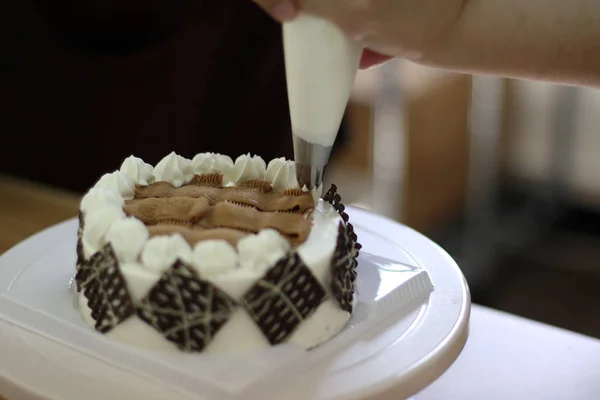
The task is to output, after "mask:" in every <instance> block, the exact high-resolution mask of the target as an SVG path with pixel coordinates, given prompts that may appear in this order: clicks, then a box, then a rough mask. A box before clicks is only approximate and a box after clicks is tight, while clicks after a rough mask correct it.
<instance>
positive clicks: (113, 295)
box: [75, 243, 135, 333]
mask: <svg viewBox="0 0 600 400" xmlns="http://www.w3.org/2000/svg"><path fill="white" fill-rule="evenodd" d="M75 280H76V282H77V285H78V287H79V288H80V289H83V294H84V295H85V297H86V298H87V300H88V307H89V308H90V309H91V310H92V318H93V319H94V320H95V321H96V325H95V327H96V330H98V331H100V332H102V333H106V332H109V331H110V330H111V329H113V328H114V327H115V326H117V325H119V324H120V323H121V322H123V321H125V320H126V319H127V318H129V317H131V316H132V315H134V314H135V307H134V305H133V301H132V300H131V297H130V296H129V292H128V291H127V282H126V281H125V278H124V277H123V275H122V274H121V270H120V268H119V261H118V259H117V256H116V255H115V252H114V249H113V247H112V245H111V244H110V243H109V244H107V245H106V246H104V247H103V248H102V249H101V250H100V251H97V252H96V253H94V255H92V257H91V258H90V260H89V261H87V262H85V263H83V264H81V265H79V269H78V271H77V274H76V275H75Z"/></svg>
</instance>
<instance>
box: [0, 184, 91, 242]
mask: <svg viewBox="0 0 600 400" xmlns="http://www.w3.org/2000/svg"><path fill="white" fill-rule="evenodd" d="M79 201H80V197H79V195H76V194H73V193H69V192H65V191H61V190H58V189H54V188H49V187H45V186H42V185H39V184H34V183H30V182H25V181H23V180H19V179H15V178H12V177H10V176H6V175H0V254H2V253H4V252H5V251H6V250H8V249H10V248H11V247H12V246H14V245H16V244H17V243H19V242H20V241H22V240H24V239H26V238H27V237H29V236H31V235H33V234H34V233H36V232H38V231H40V230H42V229H44V228H47V227H49V226H51V225H54V224H56V223H58V222H61V221H64V220H65V219H68V218H72V217H75V216H76V215H77V210H78V208H79Z"/></svg>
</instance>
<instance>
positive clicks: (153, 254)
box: [141, 233, 192, 273]
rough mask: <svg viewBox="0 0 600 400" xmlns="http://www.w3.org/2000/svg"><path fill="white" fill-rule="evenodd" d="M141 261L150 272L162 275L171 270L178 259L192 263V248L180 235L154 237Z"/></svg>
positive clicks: (146, 247) (145, 249)
mask: <svg viewBox="0 0 600 400" xmlns="http://www.w3.org/2000/svg"><path fill="white" fill-rule="evenodd" d="M141 259H142V265H143V267H144V268H146V269H147V270H148V271H154V272H158V273H162V272H164V271H166V270H167V269H169V268H170V267H171V266H172V265H173V263H174V262H175V261H176V260H177V259H180V260H181V261H184V262H186V263H190V262H191V261H192V248H191V246H190V245H189V244H188V242H187V241H186V240H185V239H184V238H183V236H181V235H180V234H178V233H176V234H173V235H169V236H154V237H151V238H150V239H149V240H148V241H147V242H146V245H145V246H144V249H143V250H142V257H141Z"/></svg>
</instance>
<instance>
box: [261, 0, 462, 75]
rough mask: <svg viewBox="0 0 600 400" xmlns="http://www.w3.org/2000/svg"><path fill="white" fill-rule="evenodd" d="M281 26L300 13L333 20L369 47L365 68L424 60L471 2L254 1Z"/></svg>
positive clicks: (353, 37) (391, 0)
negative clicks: (398, 59)
mask: <svg viewBox="0 0 600 400" xmlns="http://www.w3.org/2000/svg"><path fill="white" fill-rule="evenodd" d="M254 1H255V2H256V3H257V4H258V5H260V6H261V7H262V8H263V9H264V10H265V11H266V12H267V13H269V14H270V15H271V16H272V17H273V18H275V19H276V20H278V21H280V22H285V21H290V20H292V19H294V18H295V17H296V15H297V14H298V12H306V13H308V14H312V15H315V16H318V17H322V18H325V19H329V20H331V21H332V22H334V23H335V24H336V25H338V26H339V27H340V29H342V31H344V32H345V33H346V34H347V35H348V36H349V37H350V38H352V39H353V40H356V41H358V42H360V43H362V44H364V45H365V47H366V48H367V49H368V50H365V52H364V54H363V58H362V60H361V67H362V68H368V67H370V66H373V65H377V64H381V63H383V62H385V61H387V60H388V59H390V58H392V56H399V57H403V58H408V59H412V60H418V59H419V58H421V57H422V56H423V54H425V53H426V52H427V51H428V50H430V49H431V48H434V47H436V46H437V45H438V44H439V43H440V42H441V41H442V40H443V39H444V37H445V36H446V35H447V34H448V32H449V31H450V30H451V29H452V27H453V26H454V24H455V22H456V21H457V20H458V18H459V16H460V13H461V10H462V7H463V3H465V2H466V1H468V0H254Z"/></svg>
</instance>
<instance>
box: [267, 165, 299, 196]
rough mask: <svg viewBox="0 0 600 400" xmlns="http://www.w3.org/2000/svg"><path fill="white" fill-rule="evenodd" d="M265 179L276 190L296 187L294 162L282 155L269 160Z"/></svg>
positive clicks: (281, 190)
mask: <svg viewBox="0 0 600 400" xmlns="http://www.w3.org/2000/svg"><path fill="white" fill-rule="evenodd" d="M267 181H269V182H271V186H272V187H273V190H274V191H276V192H283V191H285V190H287V189H298V188H299V185H298V179H297V178H296V163H295V162H293V161H290V160H286V159H285V158H283V157H282V158H275V159H273V160H271V161H270V162H269V165H268V166H267Z"/></svg>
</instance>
